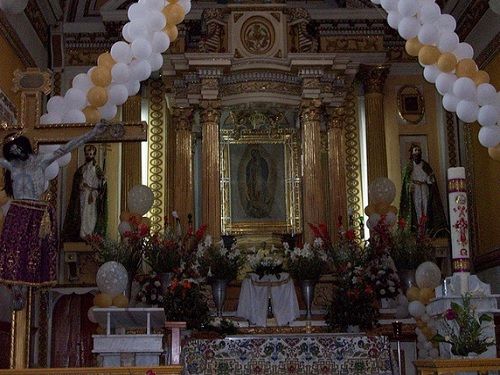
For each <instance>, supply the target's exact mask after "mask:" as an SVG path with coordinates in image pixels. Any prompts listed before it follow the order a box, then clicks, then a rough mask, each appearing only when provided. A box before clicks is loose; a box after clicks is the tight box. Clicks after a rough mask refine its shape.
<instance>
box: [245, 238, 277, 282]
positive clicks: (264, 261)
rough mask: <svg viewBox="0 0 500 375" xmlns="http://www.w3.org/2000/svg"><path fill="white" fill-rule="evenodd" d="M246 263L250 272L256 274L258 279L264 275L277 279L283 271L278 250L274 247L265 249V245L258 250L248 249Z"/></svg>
mask: <svg viewBox="0 0 500 375" xmlns="http://www.w3.org/2000/svg"><path fill="white" fill-rule="evenodd" d="M247 261H248V264H249V265H250V268H251V269H252V272H254V273H256V274H257V275H258V276H259V279H262V278H263V277H264V276H265V275H274V276H275V277H276V278H277V279H279V278H280V277H281V273H282V272H283V271H284V269H283V257H282V255H281V254H279V252H278V249H277V248H275V247H274V246H272V247H271V249H267V248H266V244H265V243H263V244H262V247H261V248H260V249H258V250H257V249H256V248H255V247H252V248H250V252H249V254H248V256H247Z"/></svg>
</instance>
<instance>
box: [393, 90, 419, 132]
mask: <svg viewBox="0 0 500 375" xmlns="http://www.w3.org/2000/svg"><path fill="white" fill-rule="evenodd" d="M397 106H398V112H399V116H400V117H401V118H402V119H403V120H404V121H405V122H407V123H410V124H418V123H420V121H422V119H423V118H424V114H425V102H424V96H423V95H422V93H421V92H420V90H419V89H418V87H417V86H413V85H404V86H401V88H400V89H399V90H398V95H397Z"/></svg>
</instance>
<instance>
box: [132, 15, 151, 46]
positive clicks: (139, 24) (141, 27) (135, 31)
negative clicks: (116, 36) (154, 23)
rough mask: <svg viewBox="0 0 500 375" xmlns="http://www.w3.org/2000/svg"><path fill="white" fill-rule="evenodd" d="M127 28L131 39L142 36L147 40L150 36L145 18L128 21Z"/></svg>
mask: <svg viewBox="0 0 500 375" xmlns="http://www.w3.org/2000/svg"><path fill="white" fill-rule="evenodd" d="M128 29H129V34H130V37H131V39H132V41H134V40H136V39H137V38H143V39H147V40H149V39H150V38H151V30H150V29H149V25H148V22H147V20H144V19H139V20H134V21H132V22H131V23H130V26H129V28H128Z"/></svg>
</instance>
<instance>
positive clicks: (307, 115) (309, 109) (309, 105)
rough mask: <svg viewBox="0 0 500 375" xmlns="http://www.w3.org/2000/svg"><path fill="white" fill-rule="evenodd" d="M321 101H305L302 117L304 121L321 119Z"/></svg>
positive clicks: (302, 107) (302, 106)
mask: <svg viewBox="0 0 500 375" xmlns="http://www.w3.org/2000/svg"><path fill="white" fill-rule="evenodd" d="M320 106H321V101H319V100H310V101H305V102H303V103H302V105H301V112H300V117H301V119H302V122H303V123H309V122H319V121H320V120H321V109H320Z"/></svg>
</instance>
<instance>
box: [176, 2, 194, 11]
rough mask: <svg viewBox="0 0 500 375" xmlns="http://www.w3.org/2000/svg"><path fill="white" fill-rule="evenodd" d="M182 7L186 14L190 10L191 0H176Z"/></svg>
mask: <svg viewBox="0 0 500 375" xmlns="http://www.w3.org/2000/svg"><path fill="white" fill-rule="evenodd" d="M177 4H179V5H180V6H181V7H182V8H183V9H184V12H185V13H186V14H188V13H189V12H190V10H191V0H179V1H178V2H177Z"/></svg>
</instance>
